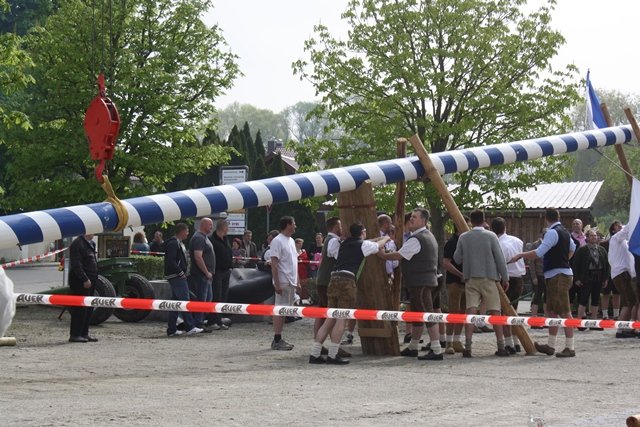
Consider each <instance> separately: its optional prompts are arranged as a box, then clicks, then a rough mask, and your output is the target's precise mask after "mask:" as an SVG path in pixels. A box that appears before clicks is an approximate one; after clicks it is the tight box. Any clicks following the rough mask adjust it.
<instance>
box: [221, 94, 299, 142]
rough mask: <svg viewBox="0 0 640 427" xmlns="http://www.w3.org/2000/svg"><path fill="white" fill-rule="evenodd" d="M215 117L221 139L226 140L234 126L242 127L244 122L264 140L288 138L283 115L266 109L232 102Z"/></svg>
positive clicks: (284, 139)
mask: <svg viewBox="0 0 640 427" xmlns="http://www.w3.org/2000/svg"><path fill="white" fill-rule="evenodd" d="M215 117H216V121H217V125H218V133H219V134H220V136H222V138H227V137H228V136H229V134H230V132H231V129H232V128H233V127H234V126H242V124H243V123H244V122H247V123H249V126H250V127H251V129H253V130H254V131H260V132H261V134H262V135H264V136H265V138H266V139H270V138H271V137H274V138H278V139H281V140H283V141H286V140H287V139H288V138H289V134H288V130H287V123H286V119H285V117H284V115H283V114H282V113H274V112H273V111H271V110H268V109H264V108H258V107H255V106H253V105H249V104H240V103H238V102H234V103H233V104H231V105H229V106H227V107H226V108H224V109H222V110H219V111H217V112H216V116H215Z"/></svg>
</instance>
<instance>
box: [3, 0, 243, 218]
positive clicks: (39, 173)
mask: <svg viewBox="0 0 640 427" xmlns="http://www.w3.org/2000/svg"><path fill="white" fill-rule="evenodd" d="M210 4H211V2H210V1H206V0H179V1H170V0H157V1H156V0H154V1H152V0H139V1H136V2H113V4H112V7H113V11H112V14H111V15H112V17H113V18H112V19H110V18H109V15H110V14H109V13H101V10H108V8H107V7H106V6H107V3H104V4H102V3H101V2H100V1H99V2H85V1H81V0H65V1H63V2H61V4H60V7H59V9H58V10H57V12H56V13H55V14H54V15H52V16H51V17H50V18H49V19H48V20H47V22H46V25H45V26H43V27H37V28H35V29H34V30H33V31H31V32H30V33H29V36H28V39H27V40H28V43H27V48H28V51H29V53H30V54H31V56H32V58H33V60H34V63H35V65H34V67H33V71H32V74H33V76H34V77H35V78H36V81H37V84H36V85H35V86H33V88H32V89H31V90H30V91H29V98H28V99H27V100H26V103H25V106H26V108H27V110H26V112H27V114H29V116H30V118H31V120H32V122H33V126H34V129H33V131H32V132H30V133H29V134H25V133H23V132H14V133H13V134H11V135H9V137H8V138H7V140H8V144H9V148H10V154H11V156H12V157H13V159H14V160H13V161H12V163H11V165H10V166H9V176H10V178H11V180H12V185H11V191H10V194H8V196H7V198H8V199H9V201H10V203H11V204H12V205H13V206H14V207H20V208H21V209H41V208H45V207H48V208H50V207H55V206H61V205H70V204H78V203H86V202H89V201H96V200H100V199H101V198H103V194H101V192H102V190H101V189H100V187H99V186H98V185H97V184H96V183H95V182H93V169H94V163H93V162H91V161H89V156H88V155H87V154H88V153H87V146H86V142H85V136H84V131H83V126H82V125H83V120H84V111H85V109H86V108H87V106H88V105H89V102H90V100H91V99H92V98H93V97H94V96H96V95H97V90H96V84H95V80H96V76H97V74H98V72H99V71H100V70H101V69H102V70H104V73H105V77H106V82H107V95H108V96H110V97H111V98H112V99H113V101H114V102H115V104H116V105H117V106H118V109H119V112H120V117H121V123H122V124H121V128H120V136H119V143H118V146H117V149H116V153H115V157H114V160H113V162H111V163H109V164H108V174H109V177H110V179H111V182H112V184H113V186H114V190H115V191H116V193H117V194H118V195H119V196H120V197H131V196H136V195H143V194H145V195H146V194H151V193H155V192H158V191H162V190H164V188H165V185H166V184H167V183H169V182H171V181H172V180H173V178H174V177H175V176H177V175H179V174H181V173H184V172H194V173H196V174H197V173H200V172H202V171H204V170H206V169H207V168H208V167H210V166H211V165H213V164H218V163H221V162H224V161H226V159H228V150H226V149H225V148H224V147H222V146H221V145H218V144H203V143H201V142H200V141H198V139H197V135H202V133H203V131H205V130H206V129H203V127H202V123H205V122H207V121H208V119H209V117H211V115H212V114H213V112H214V100H215V98H216V97H217V96H218V95H220V94H221V93H222V92H223V91H224V90H226V89H228V88H229V87H230V86H231V83H232V81H233V79H234V78H235V77H236V76H237V75H238V73H239V71H238V68H237V64H236V62H235V61H236V57H235V55H233V54H231V53H229V52H228V51H227V48H226V46H225V41H224V39H223V37H222V35H221V32H220V30H219V29H218V28H217V27H215V26H214V27H212V28H209V27H207V26H206V25H205V24H204V23H203V22H202V20H201V19H200V16H201V15H202V14H203V13H204V12H205V11H206V10H207V9H208V8H209V7H210ZM134 177H135V178H136V180H134V181H133V182H135V184H132V178H134ZM34 183H38V185H35V186H34V185H33V184H34Z"/></svg>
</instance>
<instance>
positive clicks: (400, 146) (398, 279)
mask: <svg viewBox="0 0 640 427" xmlns="http://www.w3.org/2000/svg"><path fill="white" fill-rule="evenodd" d="M396 144H397V149H396V154H397V157H398V158H399V159H401V158H404V157H407V140H406V138H398V139H397V140H396ZM406 198H407V182H406V181H401V182H399V183H397V184H396V209H395V219H396V223H395V227H396V236H395V237H396V238H395V244H396V247H398V248H399V247H401V246H402V244H403V243H404V242H403V236H404V233H405V229H404V212H405V210H404V204H405V200H406ZM401 291H402V270H401V269H400V268H397V269H396V272H395V274H394V276H393V288H392V289H391V296H392V299H393V300H392V305H393V307H396V308H395V310H398V309H399V308H400V293H401Z"/></svg>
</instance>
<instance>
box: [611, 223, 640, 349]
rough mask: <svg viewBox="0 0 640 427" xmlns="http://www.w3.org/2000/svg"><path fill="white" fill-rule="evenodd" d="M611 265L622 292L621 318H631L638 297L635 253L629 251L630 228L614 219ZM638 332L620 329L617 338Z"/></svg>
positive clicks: (616, 283) (614, 281)
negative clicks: (633, 281) (634, 279)
mask: <svg viewBox="0 0 640 427" xmlns="http://www.w3.org/2000/svg"><path fill="white" fill-rule="evenodd" d="M609 233H610V235H611V237H610V238H609V254H608V258H609V265H610V266H611V279H612V281H613V285H614V286H615V287H616V289H617V290H618V292H619V293H620V308H621V309H620V317H619V319H620V320H625V321H626V320H630V319H631V315H632V313H631V311H632V309H633V306H634V305H636V304H637V302H638V299H637V296H636V293H635V290H634V289H633V285H632V283H631V279H633V278H634V277H636V270H635V266H634V260H633V255H632V254H631V252H629V228H628V227H625V226H623V225H622V224H621V223H620V221H614V222H613V224H611V227H609ZM635 336H636V334H635V333H634V331H633V330H623V329H619V330H618V332H617V333H616V338H632V337H635Z"/></svg>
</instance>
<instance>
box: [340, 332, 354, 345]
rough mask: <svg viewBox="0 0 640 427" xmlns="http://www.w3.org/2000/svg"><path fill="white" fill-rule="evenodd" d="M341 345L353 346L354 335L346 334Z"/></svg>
mask: <svg viewBox="0 0 640 427" xmlns="http://www.w3.org/2000/svg"><path fill="white" fill-rule="evenodd" d="M340 344H342V345H347V344H353V334H350V333H348V334H346V335H345V337H344V339H343V340H342V342H341V343H340Z"/></svg>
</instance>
